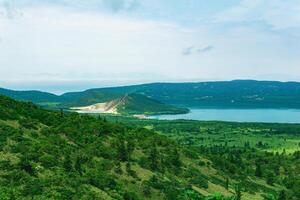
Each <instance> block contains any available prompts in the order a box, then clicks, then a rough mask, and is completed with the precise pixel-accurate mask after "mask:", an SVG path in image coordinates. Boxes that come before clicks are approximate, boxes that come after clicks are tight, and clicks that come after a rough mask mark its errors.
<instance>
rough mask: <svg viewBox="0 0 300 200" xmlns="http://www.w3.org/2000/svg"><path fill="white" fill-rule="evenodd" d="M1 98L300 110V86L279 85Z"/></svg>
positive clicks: (163, 86)
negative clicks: (139, 99)
mask: <svg viewBox="0 0 300 200" xmlns="http://www.w3.org/2000/svg"><path fill="white" fill-rule="evenodd" d="M0 94H3V95H6V96H10V97H12V98H15V99H18V100H25V101H32V102H34V103H38V104H40V105H42V106H45V107H48V108H57V107H74V106H88V105H92V104H96V103H101V102H107V101H112V100H115V99H117V98H121V97H122V96H124V95H125V94H140V95H144V96H146V97H148V98H151V99H155V100H157V101H160V102H162V103H164V104H169V105H177V106H180V107H205V108H300V101H299V99H300V83H297V82H276V81H252V80H238V81H219V82H199V83H152V84H143V85H133V86H123V87H112V88H98V89H89V90H86V91H82V92H71V93H65V94H63V95H60V96H57V95H54V94H50V93H45V92H39V91H13V90H7V89H0ZM149 107H151V106H149ZM139 109H141V108H139Z"/></svg>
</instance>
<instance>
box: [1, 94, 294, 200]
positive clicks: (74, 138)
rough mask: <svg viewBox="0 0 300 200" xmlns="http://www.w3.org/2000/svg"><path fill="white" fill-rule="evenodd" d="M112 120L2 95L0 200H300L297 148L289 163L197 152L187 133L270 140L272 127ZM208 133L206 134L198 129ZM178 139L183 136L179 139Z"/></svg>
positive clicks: (257, 151)
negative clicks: (247, 132)
mask: <svg viewBox="0 0 300 200" xmlns="http://www.w3.org/2000/svg"><path fill="white" fill-rule="evenodd" d="M114 120H115V118H114V117H109V116H106V117H105V116H101V117H99V116H96V117H94V116H88V115H79V114H76V113H60V112H53V111H46V110H43V109H40V108H39V107H37V106H35V105H33V104H31V103H21V102H17V101H14V100H12V99H10V98H7V97H2V96H1V97H0V154H1V156H0V199H105V200H107V199H108V200H109V199H120V200H123V199H124V200H132V199H133V200H138V199H153V200H154V199H155V200H156V199H157V200H159V199H167V200H176V199H178V200H204V199H205V200H212V199H221V200H222V199H224V200H225V199H228V200H229V199H230V200H237V199H246V200H247V199H254V200H255V199H276V200H277V199H278V200H279V199H280V200H283V199H286V200H287V199H291V200H293V199H295V200H296V199H299V197H300V194H299V190H298V189H299V186H300V177H299V174H300V162H299V159H300V153H299V151H296V149H295V150H294V152H293V153H291V154H289V153H287V152H282V153H273V152H268V151H265V149H262V148H261V147H260V146H256V145H255V146H253V145H252V144H251V143H250V144H249V143H246V144H244V145H243V146H242V145H241V146H240V145H233V143H232V144H230V143H229V144H227V145H226V144H221V143H216V144H215V145H213V143H207V145H206V143H205V140H204V141H203V144H200V143H199V142H196V141H195V142H190V140H191V139H190V138H189V134H191V135H197V134H201V135H210V134H211V130H210V129H208V127H211V129H212V130H213V131H212V132H214V133H213V134H215V135H217V134H218V132H219V134H221V132H222V127H223V128H224V130H225V131H227V132H226V134H228V133H229V132H230V128H229V127H231V128H232V129H231V130H232V131H233V130H234V129H235V128H237V129H236V130H240V129H242V128H243V129H245V130H246V129H249V127H252V129H260V130H262V131H263V130H268V129H269V127H270V126H271V125H264V124H258V125H252V124H230V123H229V124H227V123H217V122H216V123H215V124H214V123H211V124H209V123H207V124H206V123H204V122H203V124H201V123H200V122H189V121H179V122H178V121H175V122H162V123H160V122H159V121H156V120H137V119H133V118H126V117H119V119H118V122H112V121H114ZM125 122H126V123H125ZM198 123H199V124H198ZM202 125H203V127H205V126H206V128H205V129H200V127H201V126H202ZM214 127H215V128H216V129H214ZM247 127H248V128H247ZM272 127H273V126H272ZM298 128H299V126H297V125H294V126H292V125H291V126H289V125H278V127H275V128H274V129H272V130H269V131H270V132H269V133H268V134H270V136H273V135H276V136H279V135H281V133H279V132H277V131H280V132H281V130H284V133H283V134H284V135H286V136H291V137H293V139H292V140H297V137H298V135H297V134H298V133H299V132H298ZM188 129H190V130H188ZM168 130H169V131H168ZM174 130H176V131H178V132H181V136H180V137H178V138H177V137H176V135H175V134H173V132H174ZM195 130H197V131H196V132H194V131H195ZM200 130H201V131H200ZM156 132H160V133H156ZM184 134H186V141H187V143H184V142H183V135H184ZM238 134H241V133H237V135H238ZM251 134H252V133H251ZM255 134H257V135H259V134H263V133H255ZM166 135H167V136H166ZM192 139H193V140H194V139H195V140H197V138H192ZM191 141H192V140H191ZM262 143H263V144H264V141H262ZM236 144H237V143H236ZM267 150H268V149H267Z"/></svg>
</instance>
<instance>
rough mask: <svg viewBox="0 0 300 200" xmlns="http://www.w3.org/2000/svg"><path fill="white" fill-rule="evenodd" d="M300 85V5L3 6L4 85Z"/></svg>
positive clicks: (26, 0)
mask: <svg viewBox="0 0 300 200" xmlns="http://www.w3.org/2000/svg"><path fill="white" fill-rule="evenodd" d="M231 79H267V80H283V81H289V80H297V81H300V0H284V1H283V0H209V1H208V0H0V84H1V86H2V87H10V88H16V89H43V90H49V91H54V92H62V91H65V90H79V89H84V88H87V87H101V86H110V85H124V84H134V83H143V82H156V81H170V82H174V81H203V80H231Z"/></svg>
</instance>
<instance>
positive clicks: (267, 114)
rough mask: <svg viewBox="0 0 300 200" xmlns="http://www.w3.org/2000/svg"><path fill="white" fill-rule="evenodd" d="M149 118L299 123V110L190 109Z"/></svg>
mask: <svg viewBox="0 0 300 200" xmlns="http://www.w3.org/2000/svg"><path fill="white" fill-rule="evenodd" d="M150 118H151V119H162V120H175V119H192V120H204V121H213V120H217V121H232V122H267V123H300V110H296V109H190V113H188V114H180V115H157V116H151V117H150Z"/></svg>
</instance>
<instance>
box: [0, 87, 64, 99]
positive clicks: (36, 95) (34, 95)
mask: <svg viewBox="0 0 300 200" xmlns="http://www.w3.org/2000/svg"><path fill="white" fill-rule="evenodd" d="M0 94H2V95H5V96H9V97H11V98H14V99H16V100H21V101H31V102H34V103H43V102H59V101H61V100H60V99H61V98H60V97H59V96H57V95H55V94H51V93H47V92H41V91H35V90H32V91H14V90H8V89H4V88H0Z"/></svg>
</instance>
